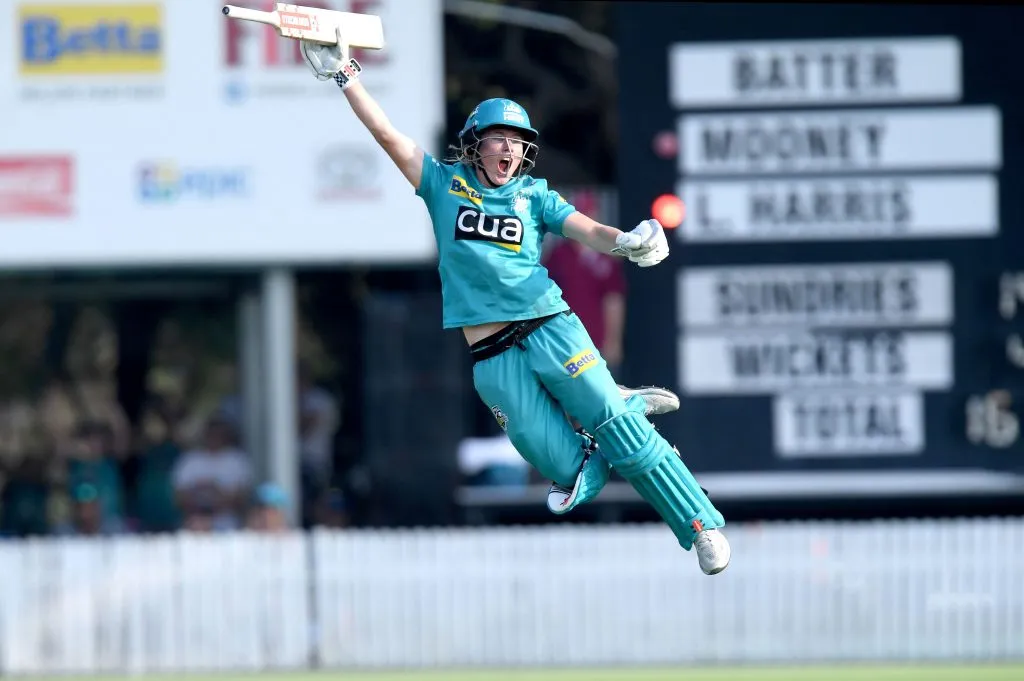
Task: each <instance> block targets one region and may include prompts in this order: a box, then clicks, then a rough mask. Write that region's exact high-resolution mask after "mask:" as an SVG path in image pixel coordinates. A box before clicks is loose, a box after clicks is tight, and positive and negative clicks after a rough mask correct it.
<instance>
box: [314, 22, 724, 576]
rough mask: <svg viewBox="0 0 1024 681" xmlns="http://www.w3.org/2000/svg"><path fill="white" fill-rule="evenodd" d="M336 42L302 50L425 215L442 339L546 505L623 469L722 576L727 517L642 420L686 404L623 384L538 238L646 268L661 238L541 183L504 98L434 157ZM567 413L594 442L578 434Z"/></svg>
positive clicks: (520, 118) (656, 227)
mask: <svg viewBox="0 0 1024 681" xmlns="http://www.w3.org/2000/svg"><path fill="white" fill-rule="evenodd" d="M338 38H339V40H338V44H337V45H320V44H317V43H308V42H303V44H302V51H303V54H304V55H305V57H306V60H307V62H308V63H309V65H310V67H311V68H312V69H313V71H314V73H316V75H317V77H318V78H320V79H321V80H328V79H333V80H334V81H335V82H336V83H337V84H338V85H339V86H340V87H341V90H342V91H343V92H344V94H345V97H346V98H347V99H348V102H349V104H350V105H351V107H352V110H353V111H354V113H355V115H356V117H357V118H358V119H359V120H360V121H361V122H362V123H363V125H365V126H366V128H367V130H369V132H370V134H371V135H373V138H374V139H375V140H376V141H377V143H378V144H379V145H380V146H381V147H382V148H383V150H384V151H385V152H386V153H387V155H388V156H389V157H390V158H391V160H392V161H393V162H394V163H395V165H396V166H398V168H399V169H400V170H401V172H402V174H403V175H404V176H405V178H406V179H407V180H408V181H409V183H410V184H411V185H412V186H413V188H414V189H415V191H416V195H417V196H419V197H420V198H421V199H422V200H423V202H424V203H425V204H426V208H427V211H428V213H429V214H430V218H431V221H432V224H433V229H434V237H435V239H436V241H437V249H438V254H439V264H438V270H439V273H440V277H441V291H442V299H443V325H444V328H446V329H449V328H459V329H461V330H462V333H463V334H464V335H465V337H466V341H467V343H468V344H469V352H470V355H471V357H472V359H473V362H474V364H473V382H474V385H475V386H476V390H477V393H478V394H479V395H480V398H481V399H482V400H483V401H484V403H485V404H486V405H487V406H488V407H489V408H490V410H491V412H492V413H493V414H494V416H495V418H496V419H497V421H498V423H499V424H500V425H501V427H502V428H504V429H505V431H506V432H507V433H508V436H509V439H510V440H511V441H512V444H513V445H514V446H515V448H516V450H517V451H518V452H519V453H520V454H521V455H522V457H523V458H524V459H525V460H526V461H528V462H529V463H530V464H531V465H533V466H534V467H535V468H536V469H537V470H538V471H539V472H540V473H541V474H542V475H544V476H545V477H548V478H550V479H551V480H552V481H553V483H554V484H553V485H552V487H551V491H550V492H549V495H548V507H549V508H550V509H551V510H552V511H554V512H556V513H565V512H568V511H569V510H571V509H572V508H574V507H576V506H578V505H579V504H582V503H584V502H586V501H589V500H591V499H593V498H594V497H595V496H596V495H597V494H598V493H599V492H600V491H601V488H602V487H603V486H604V485H605V483H606V482H607V481H608V477H609V475H610V473H611V470H612V469H614V470H615V471H617V472H618V473H619V474H620V475H621V476H622V477H623V478H624V479H625V480H627V481H628V482H629V483H630V484H631V485H632V486H633V487H634V488H635V489H636V490H637V492H638V493H639V494H640V496H641V497H643V498H644V499H645V500H646V501H647V502H648V503H649V504H650V505H651V506H652V507H654V509H655V510H656V511H657V512H658V514H659V515H660V516H661V518H662V519H663V520H664V521H665V522H666V523H667V524H668V526H669V527H670V528H671V529H672V532H673V533H674V534H675V536H676V538H677V539H678V541H679V544H680V545H681V546H682V547H683V548H684V549H685V550H687V551H689V550H690V549H691V548H696V554H697V560H698V563H699V565H700V568H701V569H702V570H703V571H704V572H705V573H706V574H709V575H711V574H717V573H719V572H721V571H722V570H724V569H725V568H726V566H727V565H728V564H729V559H730V556H731V549H730V547H729V542H728V541H727V540H726V538H725V535H724V534H722V532H721V531H720V530H719V529H718V528H721V527H722V526H724V525H725V520H724V518H723V517H722V514H721V513H719V512H718V511H717V510H716V509H715V507H714V506H713V505H712V503H711V501H710V500H709V499H708V497H707V494H706V493H705V492H704V490H703V489H701V487H700V485H699V484H697V481H696V480H695V479H694V477H693V475H692V474H691V473H690V471H689V470H688V469H687V467H686V466H685V465H684V464H683V462H682V459H681V458H680V456H679V452H678V451H677V450H676V449H675V448H674V447H673V446H672V445H670V444H669V443H668V442H667V441H666V440H665V439H664V438H663V437H662V436H661V435H660V434H659V433H658V432H657V431H656V430H655V429H654V427H653V425H652V424H651V422H650V421H649V420H648V418H647V417H648V416H649V415H651V414H653V413H659V412H664V411H667V410H671V409H673V408H676V407H678V398H675V396H674V395H672V394H671V393H669V392H668V391H663V390H658V389H653V390H649V389H648V390H645V389H638V390H628V389H623V388H621V387H620V386H618V385H617V384H616V383H615V380H614V379H613V378H612V376H611V373H610V372H609V370H608V367H607V365H606V364H605V362H604V360H603V359H602V358H601V355H600V353H599V352H598V351H597V349H596V348H595V346H594V344H593V342H592V341H591V339H590V336H589V334H588V333H587V331H586V329H584V327H583V325H582V324H581V323H580V320H579V319H578V318H577V317H576V315H575V314H573V313H572V311H571V310H570V309H569V306H568V305H567V304H566V303H565V301H564V300H563V299H562V295H561V290H560V289H559V288H558V286H557V285H556V284H555V283H554V282H553V281H552V280H551V279H550V278H549V277H548V272H547V270H546V269H545V268H544V267H543V266H542V265H541V264H540V255H541V243H542V240H543V238H544V235H545V233H546V232H552V233H554V234H556V235H558V236H561V237H564V238H569V239H575V240H577V241H579V242H581V243H583V244H585V245H586V246H588V247H590V248H594V249H596V250H598V251H602V252H605V253H614V254H616V255H620V256H623V257H626V258H628V259H629V260H630V262H633V263H636V264H637V265H638V266H640V267H650V266H653V265H656V264H658V263H659V262H661V261H662V260H664V259H665V258H666V257H667V256H668V251H669V247H668V239H667V238H666V237H665V233H664V230H663V229H662V226H661V225H660V224H658V222H657V221H656V220H644V221H642V222H641V223H640V224H639V225H637V226H636V227H635V228H634V229H633V230H631V231H629V232H622V231H620V230H619V229H616V228H614V227H609V226H607V225H603V224H600V223H598V222H596V221H594V220H592V219H591V218H589V217H587V216H586V215H583V214H582V213H580V212H578V211H577V210H576V209H575V208H574V207H573V206H571V205H570V204H568V203H567V202H566V201H565V200H564V199H563V198H562V197H561V196H559V195H558V193H556V192H555V191H553V190H551V189H549V188H548V183H547V181H546V180H543V179H537V178H534V177H531V176H530V175H529V172H530V171H531V170H532V168H533V166H534V163H535V162H536V160H537V152H538V146H537V138H538V133H537V131H536V130H535V129H534V128H533V127H532V126H531V123H530V118H529V116H528V115H527V113H526V111H525V110H524V109H523V107H521V106H520V105H519V104H517V103H515V102H513V101H511V100H508V99H488V100H486V101H483V102H481V103H480V104H479V105H478V106H477V107H476V108H475V109H473V111H472V113H470V114H469V117H468V118H467V119H466V124H465V125H464V126H463V128H462V130H461V131H460V132H459V135H458V145H457V146H455V147H453V151H454V158H452V159H451V161H450V162H446V161H442V160H438V159H436V158H434V157H433V156H431V155H430V154H428V153H427V152H426V151H424V150H423V149H422V148H420V147H419V146H417V145H416V143H415V142H414V141H413V140H411V139H409V138H408V137H407V136H405V135H403V134H402V133H401V132H399V131H398V130H396V129H395V128H394V126H393V125H392V124H391V122H390V121H389V120H388V118H387V116H386V115H385V113H384V111H383V110H381V108H380V106H379V105H378V104H377V102H376V101H375V100H374V99H373V98H372V97H371V96H370V94H369V93H368V92H367V90H366V89H365V88H364V87H363V85H362V84H361V83H360V82H359V75H360V72H361V71H362V68H361V67H360V65H359V63H358V62H357V61H356V60H355V59H351V58H349V57H348V53H347V48H346V47H345V44H344V42H343V38H342V36H341V35H340V33H339V36H338ZM673 401H674V404H672V402H673ZM566 414H568V415H570V416H572V417H573V418H575V419H576V420H577V421H578V422H579V423H580V424H581V426H582V427H583V429H584V430H585V431H586V432H585V433H579V432H577V431H575V430H574V429H573V427H572V425H571V424H570V423H569V420H568V419H567V418H566ZM589 434H592V437H593V440H592V441H591V440H590V437H589ZM595 443H596V446H595Z"/></svg>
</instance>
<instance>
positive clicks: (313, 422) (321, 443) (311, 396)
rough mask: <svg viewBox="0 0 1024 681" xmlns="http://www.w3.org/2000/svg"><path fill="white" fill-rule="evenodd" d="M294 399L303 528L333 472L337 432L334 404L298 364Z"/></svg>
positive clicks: (334, 401) (336, 416)
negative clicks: (297, 409) (296, 398)
mask: <svg viewBox="0 0 1024 681" xmlns="http://www.w3.org/2000/svg"><path fill="white" fill-rule="evenodd" d="M298 380H299V383H298V386H297V397H298V406H299V415H298V421H299V423H298V426H299V456H300V458H301V466H302V469H301V475H300V481H301V484H302V498H303V500H304V503H303V509H302V517H303V525H307V526H308V525H309V524H310V522H311V521H312V518H311V516H312V515H313V503H312V502H313V501H314V500H316V499H318V498H319V497H320V495H321V494H322V493H323V490H324V489H326V488H327V484H328V483H329V482H330V480H331V475H332V474H333V472H334V436H335V434H336V433H337V432H338V426H339V425H340V424H339V420H340V414H341V411H340V408H339V405H338V401H337V400H336V399H335V398H334V397H333V396H332V395H331V394H330V393H329V392H327V391H326V390H324V389H323V388H321V387H319V386H318V385H316V384H315V383H314V382H313V379H312V376H311V374H310V371H309V368H308V367H306V366H304V365H302V364H300V366H299V369H298Z"/></svg>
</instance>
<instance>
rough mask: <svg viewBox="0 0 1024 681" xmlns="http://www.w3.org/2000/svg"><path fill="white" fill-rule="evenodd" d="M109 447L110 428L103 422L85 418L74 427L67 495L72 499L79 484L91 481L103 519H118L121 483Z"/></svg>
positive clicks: (119, 471) (69, 459)
mask: <svg viewBox="0 0 1024 681" xmlns="http://www.w3.org/2000/svg"><path fill="white" fill-rule="evenodd" d="M112 447H113V430H112V429H111V428H109V427H108V426H107V425H105V424H103V423H98V422H95V421H87V422H85V423H83V424H82V425H81V426H79V428H78V430H77V431H76V433H75V439H74V442H73V444H72V450H71V452H70V453H69V454H68V455H67V491H68V494H69V496H71V497H72V499H73V498H74V494H76V493H77V492H76V490H77V491H80V486H81V485H83V484H88V485H91V486H92V487H93V488H94V489H95V491H96V495H97V497H98V502H99V504H100V510H101V512H102V515H103V519H102V521H103V523H114V522H117V523H120V522H122V518H123V517H124V485H123V481H122V478H121V468H120V464H119V462H118V461H117V459H116V457H115V456H114V454H113V451H112Z"/></svg>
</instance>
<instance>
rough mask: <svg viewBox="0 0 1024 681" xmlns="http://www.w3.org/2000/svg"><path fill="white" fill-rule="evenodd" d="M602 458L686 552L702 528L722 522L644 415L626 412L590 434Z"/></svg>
mask: <svg viewBox="0 0 1024 681" xmlns="http://www.w3.org/2000/svg"><path fill="white" fill-rule="evenodd" d="M594 436H595V437H596V439H597V442H598V445H599V446H600V447H601V451H602V453H603V454H604V457H605V459H607V460H608V462H609V463H610V464H611V465H612V467H614V468H615V470H616V471H618V473H619V475H621V476H622V477H623V478H625V479H626V480H627V481H628V482H629V483H630V484H631V485H633V487H634V488H635V489H636V491H637V492H639V493H640V496H641V497H643V498H644V500H645V501H646V502H647V503H649V504H650V505H651V506H652V507H654V510H655V511H657V512H658V515H660V516H661V518H662V519H663V520H664V521H665V522H666V523H667V524H668V526H669V527H670V528H672V532H673V534H675V535H676V539H678V540H679V545H680V546H682V547H683V548H684V549H686V550H687V551H689V550H690V547H691V546H693V538H694V537H695V536H696V535H697V533H698V532H700V531H701V530H710V529H712V528H717V527H722V526H724V525H725V518H723V517H722V514H721V513H719V512H718V511H717V510H716V509H715V507H714V505H712V503H711V500H710V499H708V497H707V495H706V494H704V490H702V489H701V488H700V485H699V484H697V481H696V480H695V479H694V477H693V474H692V473H690V471H689V469H687V468H686V466H685V465H684V464H683V461H682V459H680V458H679V457H678V456H677V455H676V452H675V450H674V449H673V448H672V446H671V445H670V444H669V443H668V442H667V441H666V440H665V438H663V437H661V435H659V434H658V433H657V431H655V430H654V426H652V425H651V423H650V421H648V420H647V419H646V418H645V417H644V416H641V415H640V414H637V413H635V412H632V411H629V412H625V413H623V414H620V415H619V416H616V417H614V418H612V419H610V420H608V421H606V422H605V423H604V424H602V425H601V426H600V427H598V429H597V431H596V432H595V433H594Z"/></svg>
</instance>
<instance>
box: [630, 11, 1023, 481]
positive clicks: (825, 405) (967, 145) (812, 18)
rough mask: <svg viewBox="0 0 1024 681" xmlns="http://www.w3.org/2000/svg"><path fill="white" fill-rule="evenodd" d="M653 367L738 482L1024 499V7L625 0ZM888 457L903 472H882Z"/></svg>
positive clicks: (645, 350) (639, 350)
mask: <svg viewBox="0 0 1024 681" xmlns="http://www.w3.org/2000/svg"><path fill="white" fill-rule="evenodd" d="M616 11H617V21H616V26H617V30H618V34H617V41H618V45H619V87H620V117H621V121H620V124H621V135H620V147H619V157H620V165H619V176H620V184H619V187H620V196H621V199H620V207H621V222H622V225H623V226H624V227H626V228H628V227H630V226H631V225H633V224H635V223H636V222H638V221H639V220H641V219H643V218H645V217H647V216H649V215H650V214H651V211H652V204H653V202H654V200H655V199H656V198H657V197H659V196H661V195H664V194H674V195H677V196H680V197H682V198H683V199H684V200H685V202H686V205H687V218H686V220H685V221H684V222H683V224H682V225H681V226H679V227H678V228H677V229H675V230H673V231H672V233H671V237H672V246H673V252H672V255H671V256H670V257H669V259H668V260H666V261H665V262H664V263H662V264H661V265H659V266H658V267H654V268H650V269H646V270H639V269H637V268H631V269H630V286H631V295H630V298H629V300H630V307H629V310H628V312H627V314H628V326H627V339H626V340H627V344H628V349H627V364H626V367H625V370H624V374H623V377H622V378H624V379H627V380H629V381H632V382H661V383H664V384H670V385H672V386H674V388H675V389H676V390H677V391H678V392H679V393H680V395H681V396H682V398H683V406H682V409H681V410H680V412H678V413H677V414H673V415H669V416H665V417H659V419H660V420H659V421H658V425H659V428H660V430H661V432H662V433H663V434H665V435H666V436H667V437H668V438H669V439H670V440H672V441H673V442H675V443H676V444H678V445H679V446H680V449H681V450H683V451H684V452H685V457H686V460H687V462H688V463H689V464H690V465H691V466H692V468H693V469H694V470H696V471H699V472H701V473H703V474H705V475H712V476H714V479H715V480H716V481H717V482H718V483H720V484H721V485H723V486H724V487H729V488H730V489H734V490H740V489H742V490H746V492H745V493H746V494H749V495H750V496H758V495H760V494H765V495H773V496H779V495H781V496H783V497H784V496H786V494H789V493H792V494H801V493H803V492H805V491H807V488H808V486H810V487H811V488H813V489H817V490H819V491H822V490H831V491H834V492H835V493H853V494H858V493H865V494H870V493H876V492H877V491H878V490H880V489H885V490H887V491H889V492H891V493H893V494H906V493H915V492H921V493H935V492H937V493H942V494H945V493H953V494H955V493H959V492H973V493H988V492H997V491H998V492H1003V493H1005V492H1007V491H1011V492H1012V491H1014V490H1024V486H1022V484H1021V478H1020V477H1019V476H1020V474H1024V443H1021V441H1020V432H1019V430H1020V423H1019V418H1020V417H1021V416H1022V415H1024V341H1022V336H1024V167H1022V161H1024V132H1022V131H1024V68H1022V67H1021V65H1022V64H1024V62H1022V60H1021V58H1020V52H1019V49H1020V48H1019V38H1018V32H1019V27H1020V26H1024V8H1018V7H1010V6H1007V7H996V6H989V7H969V6H964V7H953V6H925V5H904V6H885V5H875V6H867V5H865V6H844V5H824V4H823V5H810V4H807V5H741V6H737V5H727V4H720V3H705V4H694V5H688V4H678V3H644V2H629V3H619V5H618V7H617V10H616ZM877 471H885V475H884V476H880V475H877V474H876V472H877Z"/></svg>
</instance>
